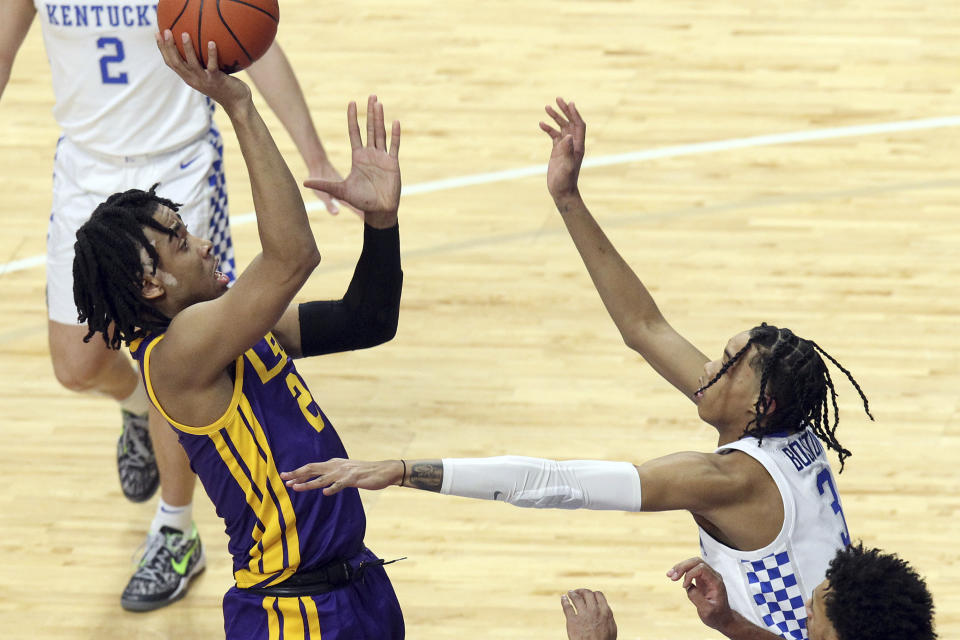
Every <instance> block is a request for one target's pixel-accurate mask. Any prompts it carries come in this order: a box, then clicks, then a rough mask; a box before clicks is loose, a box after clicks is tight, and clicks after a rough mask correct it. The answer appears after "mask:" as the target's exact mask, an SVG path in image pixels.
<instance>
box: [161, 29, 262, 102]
mask: <svg viewBox="0 0 960 640" xmlns="http://www.w3.org/2000/svg"><path fill="white" fill-rule="evenodd" d="M181 36H182V38H183V49H184V54H183V55H180V50H179V49H177V44H176V43H175V42H174V41H173V33H171V31H170V30H169V29H165V30H164V31H163V33H162V34H161V33H157V34H156V40H157V47H158V48H159V49H160V54H161V55H162V56H163V61H164V62H166V63H167V66H168V67H170V68H171V69H173V70H174V71H175V72H176V74H177V75H178V76H180V77H181V78H182V79H183V81H184V82H186V83H187V84H188V85H190V86H191V87H193V88H194V89H196V90H197V91H199V92H200V93H202V94H204V95H206V96H209V97H210V99H211V100H214V101H215V102H217V103H218V104H220V105H221V106H222V107H223V108H224V109H227V110H229V109H230V108H231V107H232V106H234V105H235V104H237V103H240V102H243V101H245V100H250V87H248V86H247V85H246V84H245V83H244V82H243V81H242V80H240V79H239V78H235V77H233V76H230V75H227V74H225V73H223V72H222V71H220V67H219V66H218V65H217V45H216V44H215V43H214V42H213V41H212V40H211V41H210V42H208V43H207V66H206V68H204V66H203V65H202V64H200V60H199V59H198V58H197V54H196V51H195V50H194V48H193V45H192V44H191V43H190V36H189V35H188V34H186V33H183V34H181Z"/></svg>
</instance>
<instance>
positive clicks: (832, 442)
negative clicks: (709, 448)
mask: <svg viewBox="0 0 960 640" xmlns="http://www.w3.org/2000/svg"><path fill="white" fill-rule="evenodd" d="M751 345H755V346H756V347H757V348H756V355H755V356H754V357H753V358H751V360H750V363H749V364H750V366H751V367H753V369H754V370H755V371H757V372H758V373H759V374H760V393H759V395H758V396H757V402H756V404H755V405H754V417H753V418H752V419H751V420H750V422H748V423H747V428H746V429H745V430H744V432H743V435H745V436H753V437H755V438H757V439H759V440H761V441H762V439H763V437H764V436H769V435H771V434H774V433H778V432H787V433H795V432H797V431H799V430H801V429H803V428H806V427H807V426H809V427H810V428H811V429H813V432H814V433H815V434H816V435H817V437H818V438H820V440H822V441H823V442H824V443H825V444H826V445H827V448H829V449H833V450H834V451H836V452H837V454H838V455H839V457H840V471H841V472H842V471H843V463H844V461H845V460H846V459H847V458H848V457H850V455H852V454H851V453H850V451H849V450H847V449H845V448H844V447H843V445H841V444H840V442H839V441H838V440H837V436H836V431H837V424H838V423H839V422H840V412H839V409H838V408H837V391H836V389H835V388H834V386H833V379H832V378H831V377H830V371H829V370H828V369H827V366H826V364H824V362H823V359H822V358H821V357H820V356H821V355H822V356H823V357H824V358H826V359H827V360H829V361H830V362H832V363H833V365H834V366H835V367H836V368H837V369H839V370H840V371H842V372H843V374H844V375H845V376H846V377H847V379H848V380H849V381H850V384H852V385H853V388H854V389H856V390H857V393H859V394H860V398H861V399H862V400H863V410H864V411H865V412H866V414H867V415H868V416H869V417H870V419H871V420H873V415H872V414H871V413H870V404H869V402H868V401H867V396H866V395H864V393H863V390H862V389H861V388H860V385H859V384H857V381H856V380H854V379H853V375H851V373H850V372H849V371H847V370H846V369H845V368H844V367H843V366H842V365H841V364H840V363H839V362H837V360H836V359H835V358H834V357H833V356H831V355H830V354H829V353H827V352H826V351H824V350H823V349H822V348H820V345H818V344H817V343H816V342H814V341H813V340H805V339H803V338H801V337H799V336H797V335H795V334H794V333H793V332H792V331H790V329H786V328H783V329H781V328H778V327H774V326H772V325H768V324H767V323H766V322H764V323H763V324H761V325H760V326H758V327H754V328H753V329H751V330H750V339H749V340H747V344H746V345H744V346H743V348H742V349H740V350H739V351H737V353H735V354H734V355H733V357H732V358H730V359H729V360H727V362H726V363H725V364H724V365H723V366H722V367H721V368H720V370H719V371H718V372H717V374H716V375H715V376H714V377H713V378H712V379H711V380H710V381H709V382H707V383H706V384H705V385H703V387H702V388H701V389H700V391H704V390H706V389H708V388H709V387H711V386H712V385H713V384H714V383H716V382H717V380H719V379H720V377H721V376H723V375H724V374H725V373H726V372H727V371H729V370H730V367H732V366H734V365H735V364H736V363H737V362H738V361H739V360H740V359H741V358H742V357H743V355H744V354H745V353H746V352H747V350H748V349H750V346H751ZM828 392H829V394H830V402H829V403H828V402H827V393H828ZM771 405H772V406H773V411H772V412H771V413H768V411H767V410H768V409H769V408H770V407H771ZM831 406H832V407H833V422H832V424H831V420H830V407H831Z"/></svg>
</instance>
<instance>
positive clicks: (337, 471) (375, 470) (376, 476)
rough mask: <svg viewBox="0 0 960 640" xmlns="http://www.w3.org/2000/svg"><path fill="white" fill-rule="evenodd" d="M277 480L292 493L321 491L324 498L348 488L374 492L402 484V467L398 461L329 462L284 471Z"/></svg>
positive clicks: (333, 459)
mask: <svg viewBox="0 0 960 640" xmlns="http://www.w3.org/2000/svg"><path fill="white" fill-rule="evenodd" d="M280 478H281V479H282V480H283V482H284V484H286V485H287V486H288V487H290V488H291V489H293V490H294V491H309V490H311V489H323V495H325V496H332V495H333V494H335V493H339V492H341V491H343V490H344V489H346V488H348V487H356V488H358V489H369V490H371V491H376V490H378V489H385V488H386V487H389V486H390V485H394V484H400V483H401V482H402V481H403V463H402V462H401V461H400V460H382V461H380V462H364V461H363V460H346V459H344V458H331V459H329V460H327V461H325V462H311V463H309V464H305V465H303V466H302V467H300V468H299V469H295V470H293V471H284V472H282V473H281V474H280Z"/></svg>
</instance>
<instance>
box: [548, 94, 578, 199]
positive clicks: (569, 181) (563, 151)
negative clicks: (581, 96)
mask: <svg viewBox="0 0 960 640" xmlns="http://www.w3.org/2000/svg"><path fill="white" fill-rule="evenodd" d="M557 106H558V107H560V111H561V112H562V113H557V111H556V110H555V109H554V108H553V107H551V106H550V105H547V107H546V111H547V115H549V116H550V117H551V118H553V121H554V122H555V123H556V124H557V126H558V127H560V130H559V131H558V130H557V129H554V128H553V127H552V126H550V125H549V124H546V123H545V122H540V128H541V129H543V130H544V131H545V132H546V133H547V135H549V136H550V139H551V140H553V150H552V151H551V153H550V162H549V163H548V164H547V189H548V190H549V191H550V195H551V196H553V199H554V201H559V200H561V199H563V198H565V197H568V196H579V189H578V187H577V180H578V178H579V176H580V165H581V163H582V162H583V153H584V148H585V144H586V137H587V123H585V122H584V121H583V118H581V117H580V113H579V112H577V107H576V105H574V104H573V103H572V102H565V101H564V99H563V98H557Z"/></svg>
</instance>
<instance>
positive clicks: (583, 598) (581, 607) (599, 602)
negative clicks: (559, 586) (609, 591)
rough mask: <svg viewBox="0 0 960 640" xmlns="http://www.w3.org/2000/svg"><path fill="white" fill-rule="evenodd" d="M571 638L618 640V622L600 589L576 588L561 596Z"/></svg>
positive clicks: (561, 604) (578, 639) (568, 633)
mask: <svg viewBox="0 0 960 640" xmlns="http://www.w3.org/2000/svg"><path fill="white" fill-rule="evenodd" d="M560 606H562V607H563V615H564V616H565V617H566V619H567V637H568V638H569V639H570V640H616V637H617V623H616V621H614V619H613V611H611V610H610V605H608V604H607V599H606V598H605V597H604V596H603V593H601V592H599V591H591V590H590V589H574V590H573V591H570V592H568V593H566V594H564V595H563V596H562V597H561V598H560Z"/></svg>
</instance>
